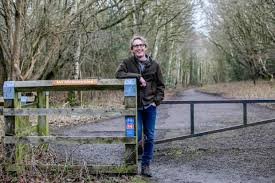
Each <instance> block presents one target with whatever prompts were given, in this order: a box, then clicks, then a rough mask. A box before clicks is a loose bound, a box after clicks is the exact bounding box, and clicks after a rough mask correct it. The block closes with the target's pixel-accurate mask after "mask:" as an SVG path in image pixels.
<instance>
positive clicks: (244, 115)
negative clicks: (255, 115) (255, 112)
mask: <svg viewBox="0 0 275 183" xmlns="http://www.w3.org/2000/svg"><path fill="white" fill-rule="evenodd" d="M243 124H244V125H247V103H246V102H244V103H243Z"/></svg>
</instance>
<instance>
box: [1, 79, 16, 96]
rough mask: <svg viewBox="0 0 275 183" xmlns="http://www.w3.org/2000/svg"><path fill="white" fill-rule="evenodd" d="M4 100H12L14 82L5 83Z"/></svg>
mask: <svg viewBox="0 0 275 183" xmlns="http://www.w3.org/2000/svg"><path fill="white" fill-rule="evenodd" d="M3 94H4V99H14V81H5V82H4V86H3Z"/></svg>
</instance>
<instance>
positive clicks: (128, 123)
mask: <svg viewBox="0 0 275 183" xmlns="http://www.w3.org/2000/svg"><path fill="white" fill-rule="evenodd" d="M125 135H126V137H134V136H135V117H134V116H125Z"/></svg>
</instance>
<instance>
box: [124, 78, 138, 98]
mask: <svg viewBox="0 0 275 183" xmlns="http://www.w3.org/2000/svg"><path fill="white" fill-rule="evenodd" d="M136 93H137V87H136V79H126V80H125V81H124V96H125V97H132V96H136Z"/></svg>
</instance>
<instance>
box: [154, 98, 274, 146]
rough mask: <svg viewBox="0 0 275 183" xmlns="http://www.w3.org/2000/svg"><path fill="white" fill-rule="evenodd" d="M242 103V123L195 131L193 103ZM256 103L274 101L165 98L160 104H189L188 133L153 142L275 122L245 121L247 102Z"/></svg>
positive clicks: (271, 120) (181, 138)
mask: <svg viewBox="0 0 275 183" xmlns="http://www.w3.org/2000/svg"><path fill="white" fill-rule="evenodd" d="M225 103H227V104H242V106H243V107H242V109H243V110H242V114H243V115H242V116H243V124H241V125H237V126H231V127H227V128H221V129H217V130H210V131H204V132H200V133H195V113H194V112H195V104H225ZM258 103H274V104H275V100H270V99H261V100H195V101H194V100H193V101H192V100H186V101H182V100H166V101H163V102H162V104H164V105H165V104H173V105H178V104H189V105H190V134H189V135H183V136H178V137H173V138H166V139H160V140H157V141H156V142H155V143H156V144H161V143H165V142H171V141H175V140H183V139H186V138H191V137H198V136H203V135H209V134H214V133H219V132H224V131H229V130H235V129H240V128H246V127H250V126H257V125H262V124H268V123H272V122H275V119H268V120H263V121H257V122H253V123H248V121H247V112H248V111H247V104H258Z"/></svg>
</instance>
